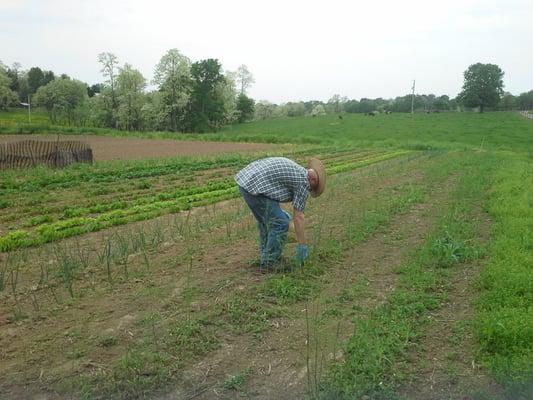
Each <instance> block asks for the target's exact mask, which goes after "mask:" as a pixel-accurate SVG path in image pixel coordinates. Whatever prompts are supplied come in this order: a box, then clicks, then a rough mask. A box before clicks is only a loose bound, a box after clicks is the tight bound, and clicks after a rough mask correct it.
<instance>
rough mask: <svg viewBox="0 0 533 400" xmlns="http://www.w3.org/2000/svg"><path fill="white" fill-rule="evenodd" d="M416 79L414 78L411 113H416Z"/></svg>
mask: <svg viewBox="0 0 533 400" xmlns="http://www.w3.org/2000/svg"><path fill="white" fill-rule="evenodd" d="M415 82H416V81H415V80H413V87H412V90H413V92H412V93H411V114H414V112H415Z"/></svg>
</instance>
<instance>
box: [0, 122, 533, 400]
mask: <svg viewBox="0 0 533 400" xmlns="http://www.w3.org/2000/svg"><path fill="white" fill-rule="evenodd" d="M11 115H12V114H4V115H2V114H0V121H6V120H10V119H9V118H11ZM10 121H11V120H10ZM36 126H37V128H36V129H33V128H31V129H28V128H27V127H25V125H23V121H18V122H17V121H16V122H12V123H11V122H10V123H4V122H3V123H2V124H0V131H1V132H4V133H25V132H26V131H27V130H31V131H33V132H42V133H53V132H54V131H53V130H52V129H55V128H51V127H50V126H48V125H47V124H46V122H44V121H43V122H42V124H40V125H36ZM63 129H65V132H67V131H70V132H73V133H83V132H86V131H88V130H87V129H81V128H79V129H78V128H76V129H73V130H67V129H66V128H57V131H62V130H63ZM89 131H94V132H95V133H97V134H102V135H113V136H121V135H126V134H125V133H123V132H115V131H107V130H89ZM130 135H131V136H142V135H145V136H147V137H152V138H163V137H167V138H168V137H177V138H186V139H191V138H193V139H199V140H230V141H248V142H268V143H280V144H284V145H283V146H282V147H280V148H279V149H277V150H268V151H262V152H257V153H249V154H220V155H216V156H208V157H178V158H167V159H154V160H144V161H114V162H110V161H107V162H97V163H95V164H93V165H76V166H71V167H69V168H66V169H64V170H48V169H45V168H34V169H29V170H5V171H0V221H1V223H0V250H1V251H2V252H1V253H0V300H1V301H0V304H1V305H0V325H1V329H0V349H1V353H0V355H1V359H2V363H0V375H1V376H2V378H1V379H0V397H2V398H4V397H5V398H28V397H29V398H31V397H40V398H49V399H55V398H58V399H59V398H65V397H72V398H87V399H89V398H90V399H93V398H101V399H108V398H124V399H125V398H160V399H170V398H180V399H192V398H194V399H212V398H227V399H230V398H231V399H233V398H264V399H270V398H312V399H354V398H357V399H358V398H369V399H458V398H472V399H510V398H512V399H528V398H531V396H530V394H531V393H532V392H533V313H532V310H533V297H532V293H533V278H532V276H533V275H532V268H533V211H532V210H533V207H532V205H533V204H532V203H531V201H532V199H533V178H532V176H531V160H532V151H531V149H532V148H533V122H532V121H530V120H527V119H525V118H523V117H521V116H520V115H518V114H514V113H485V114H483V115H479V114H468V113H464V114H462V113H441V114H420V115H399V114H398V115H395V114H392V115H378V116H377V117H373V118H372V117H366V116H363V115H344V116H343V118H342V119H340V118H338V116H326V117H317V118H310V117H309V118H296V119H287V120H272V121H262V122H256V123H247V124H242V125H238V126H235V127H232V128H228V129H225V130H224V131H222V132H219V133H213V134H205V135H177V134H172V133H132V134H130ZM269 154H282V155H286V156H288V157H291V158H294V159H295V160H297V161H299V162H301V163H305V160H306V159H307V158H308V157H310V156H318V157H320V158H321V159H323V160H324V162H325V165H326V167H327V170H328V187H327V191H326V192H325V193H324V195H323V196H321V197H319V198H317V199H313V200H311V201H310V202H309V204H308V207H307V209H306V217H307V219H308V229H309V233H308V236H309V238H310V247H311V257H310V261H309V262H308V263H307V264H306V265H305V266H304V267H303V268H294V267H292V268H286V269H284V270H278V271H276V272H274V273H272V274H266V275H262V274H259V273H258V272H257V271H256V269H255V268H254V267H253V266H251V265H250V261H251V260H253V259H254V258H255V257H256V256H257V254H256V247H257V239H256V235H257V233H256V227H255V223H254V221H253V219H252V217H251V215H250V212H249V210H248V209H247V208H246V206H245V205H244V203H243V201H242V200H241V199H240V198H239V197H238V196H237V194H238V192H237V191H236V188H235V185H234V183H233V180H232V177H233V175H234V173H235V172H236V171H238V170H239V168H241V167H242V166H244V165H246V163H247V162H249V161H251V160H253V159H256V158H258V157H261V156H264V155H269ZM289 238H290V240H289V244H288V246H287V247H288V248H287V257H290V256H292V254H293V252H294V247H295V237H294V233H293V232H291V234H290V236H289Z"/></svg>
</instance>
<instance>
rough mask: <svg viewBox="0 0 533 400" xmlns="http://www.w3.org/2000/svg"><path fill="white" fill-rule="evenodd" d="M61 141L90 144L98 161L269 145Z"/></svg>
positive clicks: (2, 139)
mask: <svg viewBox="0 0 533 400" xmlns="http://www.w3.org/2000/svg"><path fill="white" fill-rule="evenodd" d="M29 139H31V140H46V141H52V142H54V141H56V140H57V139H58V138H57V135H0V144H2V143H9V142H16V141H20V140H29ZM60 140H62V141H63V140H79V141H82V142H84V143H87V144H88V145H89V146H91V149H92V151H93V157H94V160H95V161H110V160H144V159H149V158H152V159H153V158H165V157H178V156H202V155H212V154H220V153H237V152H254V151H260V150H266V149H268V148H271V147H272V146H269V145H267V144H255V143H225V142H224V143H223V142H199V141H176V140H171V139H138V138H116V137H110V136H95V135H60Z"/></svg>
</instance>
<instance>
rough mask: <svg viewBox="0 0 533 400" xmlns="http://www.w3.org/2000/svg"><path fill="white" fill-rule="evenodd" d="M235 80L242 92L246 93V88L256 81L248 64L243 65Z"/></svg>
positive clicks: (238, 70)
mask: <svg viewBox="0 0 533 400" xmlns="http://www.w3.org/2000/svg"><path fill="white" fill-rule="evenodd" d="M235 80H236V82H237V85H238V87H239V89H240V94H246V90H248V88H249V87H250V86H251V85H252V84H253V83H254V82H255V80H254V77H253V75H252V73H251V72H250V71H249V70H248V67H247V66H246V65H244V64H243V65H241V66H239V68H238V69H237V72H236V73H235Z"/></svg>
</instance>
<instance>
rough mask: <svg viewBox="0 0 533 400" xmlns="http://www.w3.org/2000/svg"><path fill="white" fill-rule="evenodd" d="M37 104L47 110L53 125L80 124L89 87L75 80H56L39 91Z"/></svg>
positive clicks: (35, 97) (35, 98)
mask: <svg viewBox="0 0 533 400" xmlns="http://www.w3.org/2000/svg"><path fill="white" fill-rule="evenodd" d="M34 100H35V102H36V103H37V104H38V105H40V106H42V107H44V108H46V110H47V111H48V113H49V115H50V120H51V121H52V122H53V123H57V122H66V123H68V124H69V125H72V124H79V123H80V122H81V121H82V119H83V117H84V116H83V115H82V114H83V112H84V109H83V107H84V105H85V102H86V100H87V85H86V84H85V83H83V82H80V81H77V80H75V79H56V80H53V81H52V82H49V83H48V84H47V85H45V86H41V87H40V88H39V89H37V93H35V96H34Z"/></svg>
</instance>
